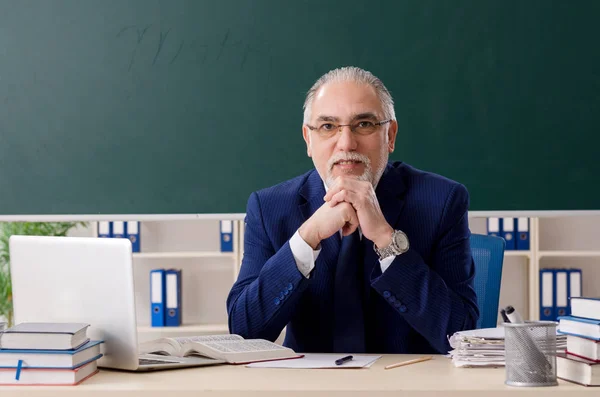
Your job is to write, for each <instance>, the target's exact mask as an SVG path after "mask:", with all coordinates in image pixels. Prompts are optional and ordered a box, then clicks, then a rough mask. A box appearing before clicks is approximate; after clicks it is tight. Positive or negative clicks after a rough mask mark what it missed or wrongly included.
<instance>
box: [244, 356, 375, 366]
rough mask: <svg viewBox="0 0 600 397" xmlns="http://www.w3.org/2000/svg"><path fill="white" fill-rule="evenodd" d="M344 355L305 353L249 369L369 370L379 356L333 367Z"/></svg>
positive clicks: (361, 357)
mask: <svg viewBox="0 0 600 397" xmlns="http://www.w3.org/2000/svg"><path fill="white" fill-rule="evenodd" d="M345 356H346V355H345V354H316V353H307V354H305V355H304V357H302V358H296V359H293V360H277V361H265V362H259V363H252V364H248V365H246V367H249V368H336V369H341V368H369V367H370V366H371V365H372V364H373V363H374V362H375V361H377V360H378V359H379V358H381V356H366V355H352V360H350V361H346V362H345V363H343V364H342V365H335V360H337V359H338V358H342V357H345Z"/></svg>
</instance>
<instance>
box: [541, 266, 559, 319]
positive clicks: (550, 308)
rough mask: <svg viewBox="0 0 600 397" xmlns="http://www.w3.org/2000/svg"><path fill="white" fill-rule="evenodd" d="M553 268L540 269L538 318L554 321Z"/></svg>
mask: <svg viewBox="0 0 600 397" xmlns="http://www.w3.org/2000/svg"><path fill="white" fill-rule="evenodd" d="M554 284H555V283H554V270H553V269H540V320H542V321H554V320H556V314H555V311H554V301H555V295H554Z"/></svg>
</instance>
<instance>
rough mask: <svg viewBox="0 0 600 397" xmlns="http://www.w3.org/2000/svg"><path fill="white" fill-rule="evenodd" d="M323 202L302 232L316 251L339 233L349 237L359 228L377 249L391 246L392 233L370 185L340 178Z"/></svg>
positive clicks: (302, 235) (344, 177) (345, 177)
mask: <svg viewBox="0 0 600 397" xmlns="http://www.w3.org/2000/svg"><path fill="white" fill-rule="evenodd" d="M323 199H324V200H325V203H324V204H323V205H322V206H321V207H320V208H319V209H318V210H317V211H316V212H315V213H314V214H313V215H312V216H311V217H310V218H309V219H308V220H307V221H306V222H305V223H304V224H303V225H302V226H301V227H300V229H299V233H300V236H301V237H302V238H303V239H304V241H306V242H307V243H308V244H309V245H310V246H311V247H312V248H313V249H316V248H317V247H318V245H319V243H320V242H321V240H324V239H326V238H328V237H330V236H332V235H333V234H334V233H336V232H338V231H339V230H340V229H341V230H342V235H344V236H347V235H349V234H351V233H354V231H355V230H356V228H358V227H359V226H360V228H361V232H362V234H363V236H364V237H366V238H367V239H369V240H371V241H373V242H374V243H375V244H376V245H377V246H378V247H386V246H388V245H389V244H390V241H391V236H392V232H393V229H392V227H391V226H390V225H389V224H388V223H387V221H386V220H385V217H384V216H383V213H382V212H381V208H380V207H379V201H378V200H377V196H376V195H375V190H374V189H373V185H372V184H371V183H370V182H367V181H360V180H358V179H356V178H353V177H348V176H340V177H338V178H336V180H335V183H334V185H333V186H331V187H330V188H329V191H328V192H327V194H326V195H325V197H324V198H323Z"/></svg>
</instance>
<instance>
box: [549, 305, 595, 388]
mask: <svg viewBox="0 0 600 397" xmlns="http://www.w3.org/2000/svg"><path fill="white" fill-rule="evenodd" d="M558 320H559V332H561V333H563V334H566V335H567V351H566V352H565V354H561V355H558V356H557V358H556V374H557V376H558V377H559V378H561V379H564V380H568V381H571V382H575V383H579V384H582V385H586V386H600V298H585V297H580V298H571V315H570V316H563V317H559V319H558Z"/></svg>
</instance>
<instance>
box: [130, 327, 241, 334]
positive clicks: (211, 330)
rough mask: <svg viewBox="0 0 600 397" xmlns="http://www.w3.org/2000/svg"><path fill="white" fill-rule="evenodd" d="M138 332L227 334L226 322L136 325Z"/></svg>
mask: <svg viewBox="0 0 600 397" xmlns="http://www.w3.org/2000/svg"><path fill="white" fill-rule="evenodd" d="M137 330H138V332H140V333H142V332H156V333H169V334H177V333H192V332H193V333H197V334H198V335H211V334H228V333H229V327H228V326H227V324H184V325H181V326H179V327H151V326H149V325H141V326H138V327H137Z"/></svg>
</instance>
